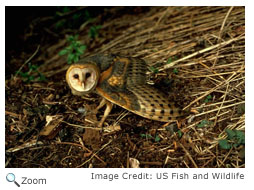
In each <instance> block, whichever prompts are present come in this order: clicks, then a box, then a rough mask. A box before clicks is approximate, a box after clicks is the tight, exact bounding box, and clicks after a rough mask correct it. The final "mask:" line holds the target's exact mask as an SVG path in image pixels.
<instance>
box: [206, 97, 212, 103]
mask: <svg viewBox="0 0 254 190" xmlns="http://www.w3.org/2000/svg"><path fill="white" fill-rule="evenodd" d="M211 100H212V96H211V95H208V96H207V97H206V98H205V103H208V102H210V101H211Z"/></svg>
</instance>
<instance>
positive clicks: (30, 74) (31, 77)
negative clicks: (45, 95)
mask: <svg viewBox="0 0 254 190" xmlns="http://www.w3.org/2000/svg"><path fill="white" fill-rule="evenodd" d="M28 69H29V70H28V71H27V72H22V71H21V70H19V71H17V72H16V74H17V75H20V76H21V77H22V80H23V81H24V82H31V81H45V80H46V78H45V76H44V75H43V74H41V73H40V72H39V71H38V66H37V65H32V64H31V63H30V62H29V63H28ZM38 75H39V76H38Z"/></svg>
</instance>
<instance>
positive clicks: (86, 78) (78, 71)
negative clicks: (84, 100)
mask: <svg viewBox="0 0 254 190" xmlns="http://www.w3.org/2000/svg"><path fill="white" fill-rule="evenodd" d="M98 79H99V70H98V68H97V67H96V66H95V65H91V64H73V65H72V66H70V67H69V69H68V70H67V73H66V80H67V82H68V85H69V86H70V88H71V89H72V93H73V94H75V95H84V94H86V93H89V92H91V91H92V90H94V89H95V87H96V85H97V83H98Z"/></svg>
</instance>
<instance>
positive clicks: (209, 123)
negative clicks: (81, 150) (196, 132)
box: [197, 119, 213, 127]
mask: <svg viewBox="0 0 254 190" xmlns="http://www.w3.org/2000/svg"><path fill="white" fill-rule="evenodd" d="M212 123H213V122H211V121H208V120H205V119H204V120H202V121H201V122H200V123H199V124H198V125H197V127H207V126H209V125H211V124H212Z"/></svg>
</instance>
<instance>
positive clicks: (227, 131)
mask: <svg viewBox="0 0 254 190" xmlns="http://www.w3.org/2000/svg"><path fill="white" fill-rule="evenodd" d="M226 133H227V135H228V137H227V139H229V140H233V139H234V137H236V132H235V131H233V130H231V129H226Z"/></svg>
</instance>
